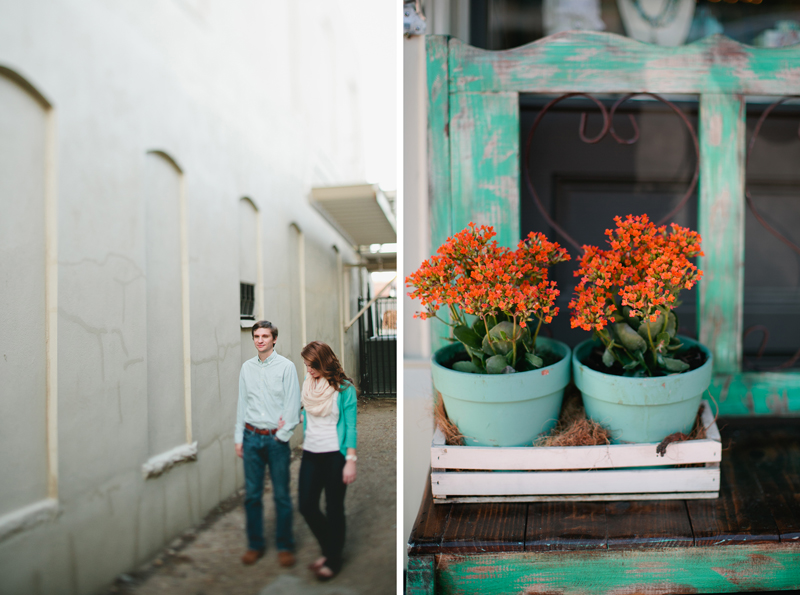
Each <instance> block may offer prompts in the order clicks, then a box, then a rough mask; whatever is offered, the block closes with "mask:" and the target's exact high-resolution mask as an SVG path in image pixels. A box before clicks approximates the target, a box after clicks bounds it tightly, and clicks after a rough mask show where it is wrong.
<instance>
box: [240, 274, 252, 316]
mask: <svg viewBox="0 0 800 595" xmlns="http://www.w3.org/2000/svg"><path fill="white" fill-rule="evenodd" d="M255 305H256V286H255V285H252V284H250V283H239V317H240V318H241V319H242V320H255V316H254V314H253V311H254V309H255Z"/></svg>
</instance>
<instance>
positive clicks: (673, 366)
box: [664, 357, 689, 373]
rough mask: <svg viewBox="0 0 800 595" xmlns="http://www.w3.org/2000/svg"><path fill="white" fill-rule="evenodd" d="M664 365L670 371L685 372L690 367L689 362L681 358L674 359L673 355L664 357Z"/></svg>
mask: <svg viewBox="0 0 800 595" xmlns="http://www.w3.org/2000/svg"><path fill="white" fill-rule="evenodd" d="M664 367H665V368H666V369H667V370H669V371H670V372H677V373H680V372H685V371H686V370H688V369H689V364H687V363H686V362H682V361H681V360H679V359H673V358H671V357H665V358H664Z"/></svg>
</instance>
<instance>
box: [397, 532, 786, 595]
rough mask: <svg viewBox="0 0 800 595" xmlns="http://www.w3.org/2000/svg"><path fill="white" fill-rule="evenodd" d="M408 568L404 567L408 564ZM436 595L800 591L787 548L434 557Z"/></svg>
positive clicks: (738, 547)
mask: <svg viewBox="0 0 800 595" xmlns="http://www.w3.org/2000/svg"><path fill="white" fill-rule="evenodd" d="M409 562H410V559H409ZM435 581H436V593H437V594H441V595H451V594H452V595H456V594H466V593H481V594H482V595H507V594H509V593H520V594H521V593H558V594H559V595H572V594H574V595H600V594H604V593H647V594H648V595H657V594H667V593H697V592H700V593H703V592H705V593H729V592H735V591H771V590H776V591H777V590H789V589H800V547H798V546H796V545H793V544H781V545H762V546H755V545H741V546H717V547H703V548H699V547H687V548H663V549H646V550H620V551H613V550H607V551H602V550H600V551H597V550H595V551H576V552H542V553H529V552H525V553H519V554H497V555H477V556H458V555H448V554H442V555H439V556H437V557H436V577H435Z"/></svg>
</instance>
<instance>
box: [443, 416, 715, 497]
mask: <svg viewBox="0 0 800 595" xmlns="http://www.w3.org/2000/svg"><path fill="white" fill-rule="evenodd" d="M702 406H703V409H702V413H701V416H702V417H701V420H702V422H703V424H704V425H705V426H706V434H707V436H708V438H706V439H704V440H690V441H684V442H674V443H672V444H670V445H669V446H668V447H667V449H666V454H665V456H663V457H661V456H659V455H658V454H657V453H656V446H657V444H656V443H652V444H615V445H606V446H573V447H563V448H556V447H480V446H447V445H445V444H444V435H443V434H442V432H441V431H440V430H439V428H436V432H435V434H434V438H433V441H432V445H431V469H432V472H431V490H432V494H433V497H434V501H435V502H438V503H442V502H523V501H525V502H538V501H554V500H586V501H592V500H601V501H602V500H637V499H683V498H716V497H717V496H718V494H719V482H720V471H719V463H720V461H721V460H722V445H721V442H720V439H719V430H718V428H717V426H716V422H715V419H714V417H713V415H712V413H711V407H710V406H709V405H708V403H707V402H706V401H703V404H702ZM686 464H696V465H697V464H699V465H703V466H698V467H688V468H687V467H681V468H676V467H675V465H686Z"/></svg>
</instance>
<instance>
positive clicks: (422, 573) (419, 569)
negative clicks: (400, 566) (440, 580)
mask: <svg viewBox="0 0 800 595" xmlns="http://www.w3.org/2000/svg"><path fill="white" fill-rule="evenodd" d="M433 569H434V557H433V556H409V558H408V568H407V570H406V595H434V593H435V592H436V583H435V582H434V572H433Z"/></svg>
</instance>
